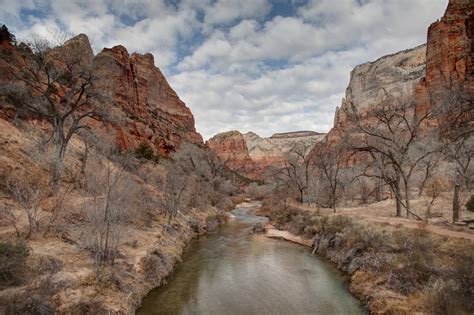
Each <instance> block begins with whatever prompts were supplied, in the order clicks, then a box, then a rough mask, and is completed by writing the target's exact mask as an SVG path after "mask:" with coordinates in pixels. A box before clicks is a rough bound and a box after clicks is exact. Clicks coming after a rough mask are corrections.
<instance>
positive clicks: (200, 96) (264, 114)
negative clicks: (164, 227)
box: [0, 0, 447, 138]
mask: <svg viewBox="0 0 474 315" xmlns="http://www.w3.org/2000/svg"><path fill="white" fill-rule="evenodd" d="M446 6H447V0H274V1H270V0H181V1H179V0H144V1H131V0H77V1H72V0H71V1H67V0H15V1H12V0H0V7H1V8H2V10H1V11H0V23H5V24H7V26H8V27H9V28H10V29H11V30H12V31H13V32H14V33H15V34H16V35H17V37H18V38H19V39H20V40H21V39H28V37H29V36H31V34H32V33H38V34H40V35H44V36H46V37H48V36H50V30H51V29H54V28H60V29H63V30H65V31H67V32H70V33H72V34H79V33H86V34H87V35H88V36H89V38H90V40H91V42H92V45H93V49H94V51H95V52H98V51H100V50H101V49H102V48H103V47H111V46H114V45H118V44H121V45H124V46H125V47H127V49H128V50H129V52H130V53H131V52H134V51H137V52H141V53H146V52H151V53H152V54H153V55H154V56H155V64H156V66H158V67H160V69H162V70H163V72H164V73H165V75H166V77H167V79H168V80H169V82H170V84H171V85H172V87H173V88H174V89H175V90H176V91H177V92H178V94H179V95H180V97H181V98H182V99H183V100H184V101H185V102H186V104H187V105H188V106H189V107H190V108H191V110H192V112H193V114H194V116H195V118H196V127H197V130H198V131H199V132H201V133H202V134H203V136H204V137H205V138H209V137H210V136H212V135H213V134H215V133H217V132H222V131H227V130H234V129H237V130H240V131H242V132H247V131H254V132H256V133H258V134H260V135H262V136H269V135H271V134H273V133H276V132H285V131H296V130H315V131H320V132H325V131H328V130H329V129H330V128H331V126H332V123H333V116H334V110H335V108H336V106H338V105H339V104H340V103H341V99H342V98H343V97H344V91H345V88H346V86H347V84H348V82H349V73H350V70H351V69H352V68H353V67H354V66H355V65H357V64H360V63H364V62H367V61H371V60H375V59H377V58H379V57H381V56H383V55H385V54H389V53H393V52H397V51H400V50H404V49H407V48H411V47H415V46H418V45H420V44H423V43H425V41H426V30H427V28H428V26H429V25H430V24H431V23H432V22H434V21H436V19H438V18H440V17H441V16H442V15H443V13H444V10H445V8H446Z"/></svg>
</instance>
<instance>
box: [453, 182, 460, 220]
mask: <svg viewBox="0 0 474 315" xmlns="http://www.w3.org/2000/svg"><path fill="white" fill-rule="evenodd" d="M459 188H460V186H459V184H456V185H455V186H454V197H453V223H455V222H457V221H458V220H459Z"/></svg>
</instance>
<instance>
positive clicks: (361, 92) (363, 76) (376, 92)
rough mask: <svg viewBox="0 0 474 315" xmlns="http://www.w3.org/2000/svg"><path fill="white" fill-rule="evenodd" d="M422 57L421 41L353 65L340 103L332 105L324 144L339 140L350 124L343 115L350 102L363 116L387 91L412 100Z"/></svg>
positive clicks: (395, 95)
mask: <svg viewBox="0 0 474 315" xmlns="http://www.w3.org/2000/svg"><path fill="white" fill-rule="evenodd" d="M425 61H426V46H425V45H422V46H419V47H416V48H413V49H409V50H405V51H401V52H398V53H396V54H392V55H388V56H384V57H382V58H380V59H378V60H376V61H373V62H368V63H364V64H362V65H359V66H357V67H355V68H354V69H353V70H352V71H351V76H350V81H349V86H348V87H347V89H346V96H345V98H344V99H343V100H342V104H341V106H340V107H337V108H336V113H335V115H334V127H333V128H332V129H331V130H330V131H329V133H328V135H327V142H328V144H329V145H337V144H340V143H341V141H342V137H343V134H344V133H345V132H346V131H347V130H350V129H351V128H352V127H354V126H353V123H352V122H351V121H350V119H349V118H348V117H347V115H346V111H347V110H349V107H350V106H354V107H355V108H356V109H357V111H358V113H359V114H360V115H361V116H362V117H363V116H364V115H365V114H367V113H368V112H369V111H370V110H371V109H373V108H374V107H376V106H377V105H379V104H380V103H381V102H382V100H383V99H384V98H386V97H387V95H389V96H391V97H394V98H401V99H402V100H403V101H405V102H413V101H414V100H415V95H416V91H417V85H418V84H419V82H420V80H421V79H422V78H423V77H424V75H425V66H426V63H425ZM352 136H353V137H357V135H352Z"/></svg>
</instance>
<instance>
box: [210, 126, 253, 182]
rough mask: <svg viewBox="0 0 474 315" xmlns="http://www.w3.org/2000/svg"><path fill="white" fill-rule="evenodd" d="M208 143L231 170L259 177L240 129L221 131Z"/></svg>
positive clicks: (246, 175) (251, 176) (250, 176)
mask: <svg viewBox="0 0 474 315" xmlns="http://www.w3.org/2000/svg"><path fill="white" fill-rule="evenodd" d="M206 144H207V146H208V147H209V149H211V150H212V151H214V152H215V153H216V154H217V156H218V157H219V158H220V160H221V161H223V162H224V163H225V165H226V166H227V167H228V168H230V169H231V170H233V171H236V172H238V173H239V174H241V175H243V176H245V177H249V178H257V177H258V176H257V174H256V172H255V171H256V169H255V164H254V162H253V161H252V159H251V158H250V156H249V151H248V149H247V144H246V143H245V139H244V136H243V135H242V134H241V133H240V132H239V131H228V132H223V133H219V134H217V135H215V136H214V137H212V138H211V139H209V140H208V141H207V142H206Z"/></svg>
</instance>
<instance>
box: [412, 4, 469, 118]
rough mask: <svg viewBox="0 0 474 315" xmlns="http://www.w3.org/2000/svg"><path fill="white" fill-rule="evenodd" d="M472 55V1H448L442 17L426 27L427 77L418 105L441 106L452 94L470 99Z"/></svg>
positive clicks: (418, 95) (423, 82) (423, 81)
mask: <svg viewBox="0 0 474 315" xmlns="http://www.w3.org/2000/svg"><path fill="white" fill-rule="evenodd" d="M473 55H474V2H473V1H470V0H450V1H449V4H448V8H447V9H446V12H445V14H444V16H443V17H442V18H441V20H439V21H437V22H435V23H433V24H431V26H430V27H429V28H428V42H427V51H426V76H425V78H424V79H423V80H422V81H421V82H420V84H419V86H418V87H417V89H418V91H417V105H418V106H420V107H422V108H424V107H433V106H436V105H440V103H442V102H446V101H450V99H452V95H450V94H452V93H453V94H456V93H461V94H462V95H464V96H465V97H466V98H468V99H470V100H471V102H472V99H473V97H474V65H473V59H472V58H473ZM471 106H472V104H471ZM471 118H472V117H471ZM439 123H440V124H443V123H444V122H443V121H440V122H439Z"/></svg>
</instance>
